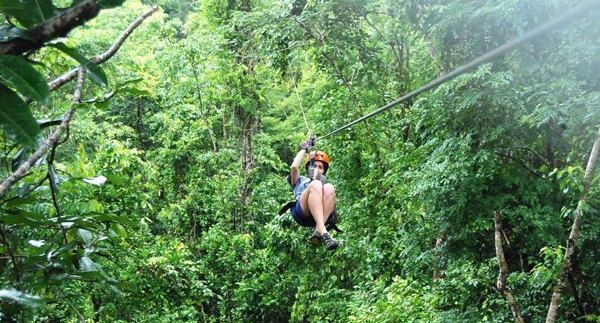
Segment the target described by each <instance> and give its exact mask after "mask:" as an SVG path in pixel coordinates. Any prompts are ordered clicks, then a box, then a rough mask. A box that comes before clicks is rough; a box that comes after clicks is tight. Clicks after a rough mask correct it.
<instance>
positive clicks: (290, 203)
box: [277, 200, 296, 215]
mask: <svg viewBox="0 0 600 323" xmlns="http://www.w3.org/2000/svg"><path fill="white" fill-rule="evenodd" d="M295 204H296V200H293V201H290V202H287V203H285V204H284V205H283V207H282V208H281V210H279V212H277V214H279V215H282V214H283V213H285V212H287V210H289V209H291V208H292V207H293V206H294V205H295Z"/></svg>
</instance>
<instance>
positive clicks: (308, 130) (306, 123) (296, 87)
mask: <svg viewBox="0 0 600 323" xmlns="http://www.w3.org/2000/svg"><path fill="white" fill-rule="evenodd" d="M294 90H295V91H296V99H298V105H300V111H302V116H303V117H304V124H305V125H306V132H307V134H311V133H312V132H311V131H310V128H309V127H308V121H306V114H305V113H304V107H302V100H300V95H299V94H298V86H297V85H296V79H294Z"/></svg>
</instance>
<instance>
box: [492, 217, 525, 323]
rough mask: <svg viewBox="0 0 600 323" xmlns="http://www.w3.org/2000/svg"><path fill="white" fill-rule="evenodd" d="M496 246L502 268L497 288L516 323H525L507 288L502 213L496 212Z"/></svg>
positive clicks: (497, 256) (517, 304) (499, 264)
mask: <svg viewBox="0 0 600 323" xmlns="http://www.w3.org/2000/svg"><path fill="white" fill-rule="evenodd" d="M494 229H495V230H494V244H495V245H496V258H498V266H499V267H500V273H499V274H498V280H497V281H496V287H497V288H498V290H500V292H502V294H504V298H506V301H507V302H508V305H509V306H510V310H511V311H512V313H513V316H514V317H515V322H517V323H524V322H525V321H524V320H523V317H522V316H521V311H520V310H519V303H517V300H516V299H515V298H514V297H513V295H512V293H511V292H510V289H509V288H508V287H506V276H507V275H508V265H507V264H506V258H504V249H503V248H502V233H501V232H502V214H501V213H500V211H495V212H494Z"/></svg>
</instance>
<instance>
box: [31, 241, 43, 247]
mask: <svg viewBox="0 0 600 323" xmlns="http://www.w3.org/2000/svg"><path fill="white" fill-rule="evenodd" d="M29 244H30V245H32V246H34V247H37V248H40V247H42V246H43V245H44V244H46V241H44V240H29Z"/></svg>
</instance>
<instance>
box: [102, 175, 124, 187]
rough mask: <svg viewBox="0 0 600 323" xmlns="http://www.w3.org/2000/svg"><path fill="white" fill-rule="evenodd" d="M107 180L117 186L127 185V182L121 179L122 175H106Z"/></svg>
mask: <svg viewBox="0 0 600 323" xmlns="http://www.w3.org/2000/svg"><path fill="white" fill-rule="evenodd" d="M106 178H107V179H108V181H109V182H110V183H113V184H114V185H115V186H123V185H125V181H124V180H123V179H122V178H121V176H120V175H117V174H110V175H106Z"/></svg>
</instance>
